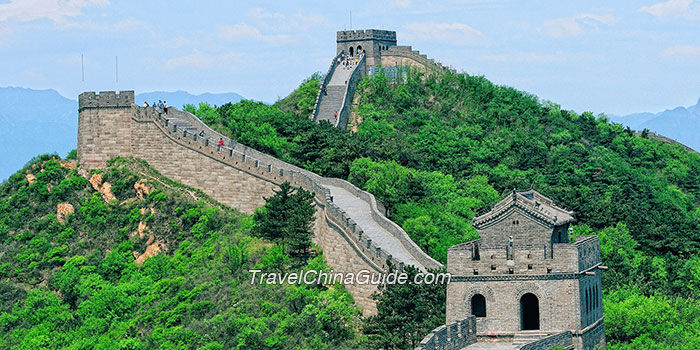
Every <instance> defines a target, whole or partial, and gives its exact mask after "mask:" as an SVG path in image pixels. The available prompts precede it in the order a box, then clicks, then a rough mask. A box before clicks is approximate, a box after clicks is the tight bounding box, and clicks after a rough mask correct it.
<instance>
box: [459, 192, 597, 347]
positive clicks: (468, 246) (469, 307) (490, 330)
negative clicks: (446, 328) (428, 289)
mask: <svg viewBox="0 0 700 350" xmlns="http://www.w3.org/2000/svg"><path fill="white" fill-rule="evenodd" d="M573 221H574V217H573V213H572V212H570V211H567V210H565V209H563V208H561V207H559V206H557V205H556V204H555V203H554V202H553V201H552V200H551V199H549V198H547V197H544V196H543V195H541V194H540V193H538V192H536V191H533V190H530V191H525V192H516V191H513V193H512V194H510V195H508V196H507V197H506V198H504V199H503V200H501V201H500V202H499V203H498V204H496V205H495V206H494V207H493V208H492V209H491V210H490V211H489V212H487V213H485V214H483V215H480V216H478V217H476V218H474V221H473V224H474V227H475V228H476V229H477V231H478V232H479V235H480V237H481V238H480V239H478V240H475V241H471V242H468V243H464V244H460V245H457V246H453V247H451V248H450V249H449V251H448V253H447V269H448V272H450V273H451V274H452V276H453V278H452V283H451V284H449V285H448V287H447V322H448V323H450V322H453V321H456V320H460V319H464V318H465V317H467V316H468V315H474V316H476V319H477V334H478V335H479V336H482V337H484V336H485V337H489V336H490V337H494V338H495V339H500V340H502V339H506V340H508V339H510V340H514V341H516V342H517V341H518V340H521V341H522V340H527V339H533V338H535V339H536V338H538V337H543V336H545V335H549V334H555V333H560V332H566V331H570V332H571V334H572V337H573V344H574V346H575V348H576V349H586V350H588V349H594V348H595V347H596V346H600V347H601V348H604V347H605V333H604V325H603V303H602V289H601V272H600V268H603V267H601V266H600V243H599V241H598V238H597V237H596V236H585V237H578V238H577V239H576V242H572V241H571V238H570V237H569V232H568V229H569V224H570V223H571V222H573Z"/></svg>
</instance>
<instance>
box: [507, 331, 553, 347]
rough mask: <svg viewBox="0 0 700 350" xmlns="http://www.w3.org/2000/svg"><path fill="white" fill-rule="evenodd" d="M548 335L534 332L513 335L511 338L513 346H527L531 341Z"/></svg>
mask: <svg viewBox="0 0 700 350" xmlns="http://www.w3.org/2000/svg"><path fill="white" fill-rule="evenodd" d="M547 335H548V334H547V333H542V332H539V331H535V332H520V333H517V334H515V336H513V344H528V343H532V342H533V341H536V340H539V339H542V338H544V337H546V336H547Z"/></svg>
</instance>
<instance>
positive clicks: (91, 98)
mask: <svg viewBox="0 0 700 350" xmlns="http://www.w3.org/2000/svg"><path fill="white" fill-rule="evenodd" d="M133 105H134V91H133V90H127V91H120V92H115V91H100V92H99V93H96V92H94V91H86V92H83V93H82V94H80V96H78V111H81V110H83V109H84V108H123V107H132V106H133Z"/></svg>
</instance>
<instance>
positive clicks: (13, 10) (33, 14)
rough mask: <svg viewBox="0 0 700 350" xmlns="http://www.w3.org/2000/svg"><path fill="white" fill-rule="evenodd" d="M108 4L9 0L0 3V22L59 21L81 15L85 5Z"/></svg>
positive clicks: (98, 3) (104, 1)
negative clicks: (12, 20)
mask: <svg viewBox="0 0 700 350" xmlns="http://www.w3.org/2000/svg"><path fill="white" fill-rule="evenodd" d="M108 4H109V1H108V0H11V1H10V2H9V3H4V4H0V22H4V21H7V20H10V19H15V20H18V21H20V22H28V21H33V20H36V19H44V18H47V19H50V20H52V21H54V22H57V23H60V22H64V21H65V20H66V19H67V18H69V17H78V16H82V15H83V13H82V9H83V8H85V7H91V6H104V5H108Z"/></svg>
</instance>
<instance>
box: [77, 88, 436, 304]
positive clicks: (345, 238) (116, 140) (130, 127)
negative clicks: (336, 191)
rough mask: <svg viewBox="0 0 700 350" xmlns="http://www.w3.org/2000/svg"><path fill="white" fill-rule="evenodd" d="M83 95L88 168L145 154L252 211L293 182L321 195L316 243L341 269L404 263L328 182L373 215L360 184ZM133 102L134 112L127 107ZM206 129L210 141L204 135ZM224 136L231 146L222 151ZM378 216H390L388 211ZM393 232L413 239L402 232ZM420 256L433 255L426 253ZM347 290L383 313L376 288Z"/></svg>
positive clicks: (121, 102) (183, 116) (171, 117)
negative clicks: (337, 198)
mask: <svg viewBox="0 0 700 350" xmlns="http://www.w3.org/2000/svg"><path fill="white" fill-rule="evenodd" d="M122 94H123V95H122ZM81 96H82V100H83V105H84V106H87V105H90V106H91V107H94V108H82V109H81V110H80V113H79V118H80V119H79V120H80V122H79V129H80V130H81V131H80V132H79V138H78V153H79V159H80V165H81V168H83V169H94V168H100V167H103V166H104V165H105V162H106V161H107V160H108V159H109V158H111V157H113V156H125V157H126V156H134V157H138V158H141V159H144V160H146V161H147V162H149V164H151V165H152V166H153V167H154V168H156V169H157V170H159V171H160V172H161V173H162V174H164V175H166V176H168V177H170V178H172V179H174V180H176V181H180V182H182V183H184V184H186V185H189V186H192V187H195V188H199V189H202V190H203V191H204V192H205V193H208V194H209V195H211V196H212V197H213V198H214V199H216V200H218V201H220V202H221V203H223V204H226V205H229V206H233V207H235V208H237V209H239V210H241V211H243V212H246V213H252V211H253V210H254V209H255V208H258V207H260V206H261V205H262V204H264V199H263V197H268V196H270V195H271V194H272V191H273V190H274V189H275V188H276V187H277V185H279V184H281V183H282V182H284V181H289V182H290V183H293V184H295V185H299V186H301V187H302V188H304V189H306V190H309V191H311V192H312V193H314V202H315V204H316V208H317V211H316V218H317V219H316V222H315V223H314V232H315V236H314V241H315V242H316V243H317V244H318V245H319V246H320V247H321V248H322V249H323V250H324V251H326V252H329V254H328V255H326V259H327V261H328V263H329V265H330V266H333V267H334V268H335V269H336V271H346V272H350V271H354V272H356V271H358V270H361V269H369V270H371V271H376V272H380V271H383V270H385V269H386V259H391V261H392V263H394V264H395V265H399V264H400V262H398V261H397V260H396V259H395V258H394V257H392V256H391V255H390V254H389V253H387V252H386V251H385V250H384V249H382V248H381V247H380V246H378V245H376V243H375V242H372V241H371V240H366V238H367V236H366V235H364V234H363V231H362V229H361V228H360V227H359V225H357V223H355V222H354V220H353V219H352V217H350V216H349V215H348V214H347V213H346V212H345V211H344V210H342V209H341V208H340V207H338V206H337V205H336V204H335V203H333V202H332V196H331V194H330V191H329V190H328V189H327V188H325V187H324V186H323V183H324V182H325V183H332V184H333V185H336V186H342V187H343V188H345V189H347V190H348V191H349V192H351V193H354V194H356V195H358V196H360V197H361V198H362V199H363V200H366V201H369V202H370V207H371V208H372V210H377V209H376V208H377V207H378V206H377V202H376V199H375V198H374V196H372V195H370V194H368V193H366V192H364V191H361V190H359V189H358V188H357V187H355V186H353V185H351V184H349V183H347V182H345V181H342V180H338V179H325V178H322V177H320V176H318V175H316V174H313V173H310V172H308V171H305V170H303V169H300V168H298V167H295V166H293V165H291V164H288V163H285V162H282V161H280V160H278V159H276V158H273V157H271V156H269V155H266V154H264V153H261V152H258V151H256V150H254V149H252V148H249V147H247V146H245V145H241V144H240V143H237V142H235V141H234V140H231V139H229V138H226V137H223V135H220V134H218V133H216V132H215V131H213V130H212V129H211V128H209V127H208V126H206V125H205V124H204V123H202V122H201V121H199V119H198V118H197V117H195V116H193V115H191V114H189V113H186V112H182V111H180V110H178V109H176V108H170V109H169V113H168V115H167V117H166V116H165V115H164V114H163V113H162V112H160V111H159V110H157V109H155V108H144V107H139V106H135V105H133V103H130V102H132V101H131V100H130V98H131V97H130V96H133V93H132V94H129V93H127V92H122V93H121V94H116V93H109V92H102V93H100V94H95V93H84V94H82V95H81ZM98 96H99V97H98ZM120 96H123V97H120ZM126 105H128V108H123V107H125V106H126ZM183 121H184V123H183ZM115 126H117V127H116V128H115ZM195 126H196V127H195ZM190 130H191V131H190ZM200 130H201V131H203V132H204V133H205V135H206V136H205V137H199V131H200ZM96 135H97V136H96ZM219 138H221V139H224V144H225V145H230V147H228V146H223V147H222V146H219V144H218V139H219ZM210 140H216V142H210ZM382 208H383V207H382ZM377 215H378V216H377V217H383V214H381V213H377ZM383 218H384V220H387V219H386V218H385V217H383ZM389 233H391V234H399V233H402V234H403V235H406V233H405V232H403V231H402V230H400V231H394V230H392V231H389ZM365 243H366V247H365ZM420 254H422V255H425V257H427V255H426V254H425V253H423V252H422V251H421V252H420ZM425 257H423V258H422V259H423V260H425V259H426V258H425ZM438 265H439V264H438ZM401 266H402V265H401ZM439 266H440V265H439ZM346 287H347V289H348V291H349V292H350V293H351V294H352V295H353V297H354V298H355V300H356V302H357V303H358V305H359V306H360V307H361V308H362V309H363V311H364V312H365V313H366V314H372V313H374V312H376V308H375V305H374V303H375V302H374V300H373V299H372V298H371V295H372V293H374V292H375V291H376V286H371V285H361V286H358V285H350V286H346Z"/></svg>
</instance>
